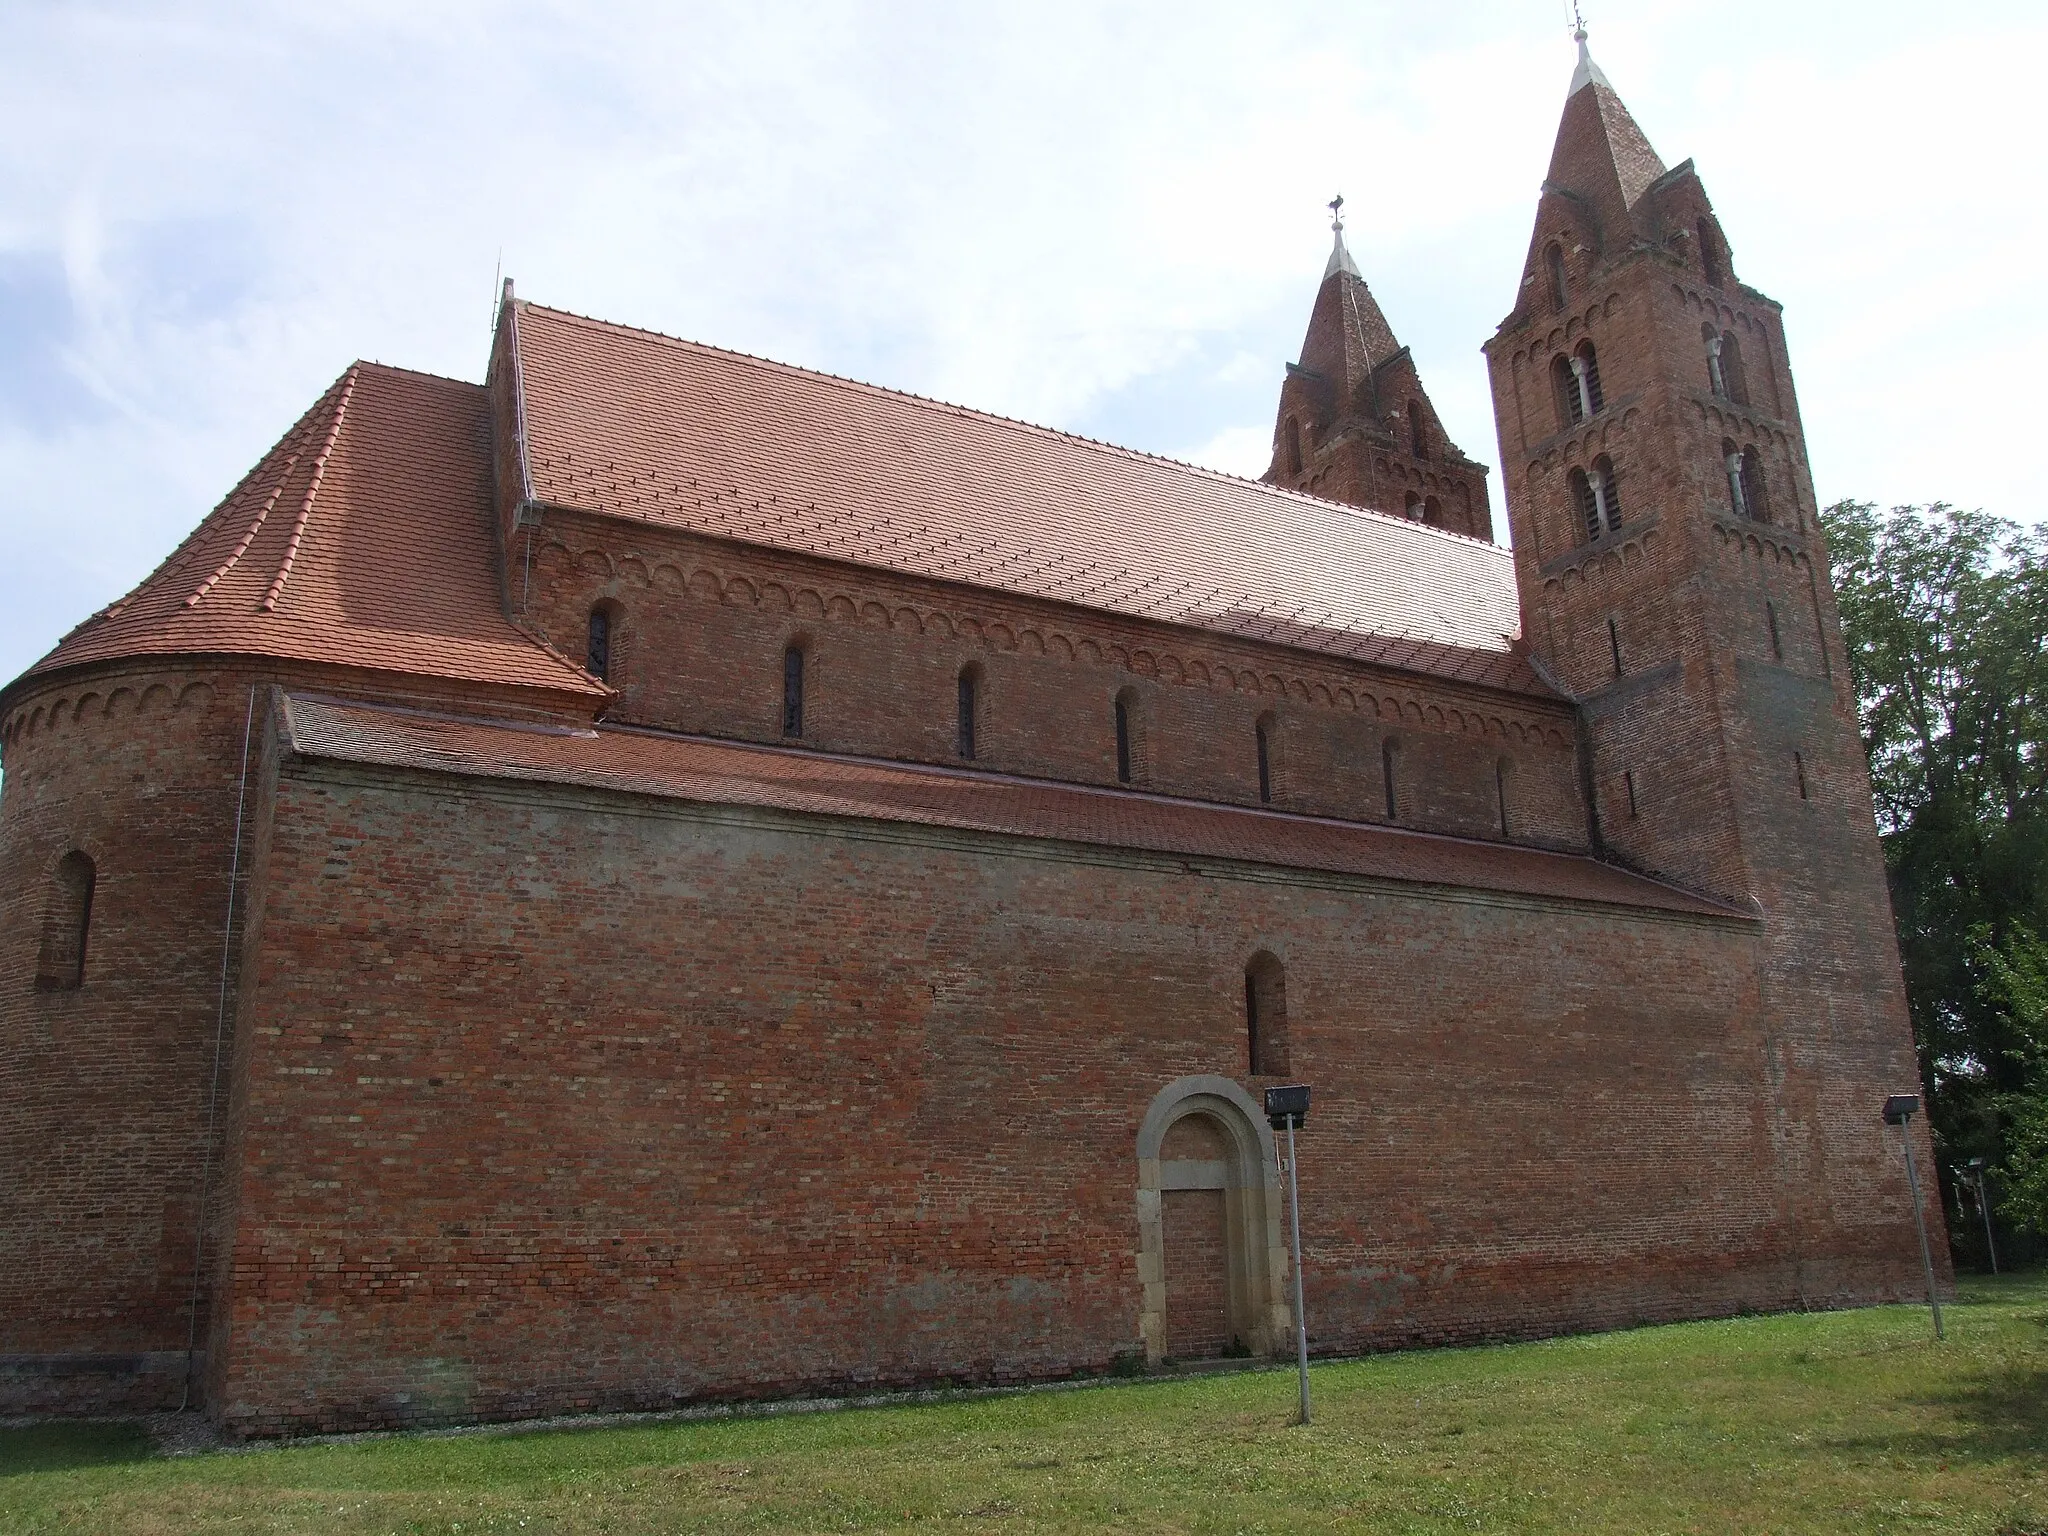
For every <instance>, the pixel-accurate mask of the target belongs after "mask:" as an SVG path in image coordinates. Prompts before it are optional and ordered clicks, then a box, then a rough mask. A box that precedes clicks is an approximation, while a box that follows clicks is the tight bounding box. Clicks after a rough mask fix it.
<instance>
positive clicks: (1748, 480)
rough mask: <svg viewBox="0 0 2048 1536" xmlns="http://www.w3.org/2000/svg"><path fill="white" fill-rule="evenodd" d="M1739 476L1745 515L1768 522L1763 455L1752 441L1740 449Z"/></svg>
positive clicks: (1768, 496)
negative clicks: (1740, 463)
mask: <svg viewBox="0 0 2048 1536" xmlns="http://www.w3.org/2000/svg"><path fill="white" fill-rule="evenodd" d="M1740 478H1741V481H1742V504H1743V507H1744V508H1745V509H1746V513H1747V515H1748V516H1750V517H1752V518H1754V519H1756V521H1758V522H1760V523H1768V522H1769V521H1770V520H1771V498H1770V494H1769V492H1768V490H1767V489H1766V487H1765V485H1764V461H1763V456H1762V455H1761V454H1759V453H1758V452H1757V451H1756V444H1754V443H1751V444H1750V445H1749V446H1748V447H1747V448H1744V449H1743V450H1742V466H1741V475H1740Z"/></svg>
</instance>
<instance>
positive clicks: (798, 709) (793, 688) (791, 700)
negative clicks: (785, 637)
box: [782, 645, 804, 736]
mask: <svg viewBox="0 0 2048 1536" xmlns="http://www.w3.org/2000/svg"><path fill="white" fill-rule="evenodd" d="M803 733H804V648H803V647H802V646H800V645H792V646H791V647H790V648H789V649H788V650H786V651H784V652H783V653H782V734H783V735H785V736H801V735H803Z"/></svg>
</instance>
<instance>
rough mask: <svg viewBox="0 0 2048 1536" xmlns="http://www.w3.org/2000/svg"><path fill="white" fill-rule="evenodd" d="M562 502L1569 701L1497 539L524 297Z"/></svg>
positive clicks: (533, 411)
mask: <svg viewBox="0 0 2048 1536" xmlns="http://www.w3.org/2000/svg"><path fill="white" fill-rule="evenodd" d="M515 316H516V323H517V327H518V335H519V357H520V374H521V378H522V380H523V383H524V390H525V395H524V407H525V411H524V419H525V422H526V433H527V452H528V458H529V461H530V463H531V467H532V474H533V487H534V495H535V496H536V498H537V499H539V500H540V501H542V502H543V503H547V504H551V505H556V506H561V507H570V508H578V509H582V510H586V511H592V512H599V513H605V514H610V515H613V516H619V517H628V518H636V519H640V520H642V521H645V522H648V523H652V524H658V525H661V526H665V527H674V528H684V529H688V530H690V531H692V532H696V533H701V534H709V535H713V536H717V537H722V538H729V539H735V540H740V541H744V542H748V543H753V544H761V545H771V546H775V547H779V548H785V549H792V550H798V551H802V552H804V553H808V554H813V555H819V556H823V557H826V558H830V559H835V560H843V561H847V562H849V563H853V564H860V565H867V566H872V567H878V568H881V569H885V570H892V571H900V572H904V573H906V574H910V575H915V576H923V577H931V578H936V579H939V580H944V581H952V582H961V583H966V584H970V585H976V586H983V587H991V588H996V589H999V590H1003V591H1009V592H1016V593H1020V594H1024V595H1027V596H1031V597H1039V598H1050V599H1053V600H1056V601H1060V602H1067V603H1075V604H1080V605H1083V606H1086V607H1091V608H1098V609H1104V610H1107V611H1110V612H1114V613H1120V614H1127V615H1130V616H1132V617H1136V618H1143V619H1154V620H1159V621H1163V622H1166V623H1172V624H1190V625H1196V626H1199V627H1201V628H1204V629H1210V630H1216V631H1221V632H1223V633H1226V634H1236V635H1244V636H1249V637H1252V638H1255V639H1261V640H1271V641H1276V642H1278V643H1280V644H1284V645H1291V646H1299V647H1303V648H1306V649H1310V650H1316V651H1322V652H1326V653H1328V654H1331V655H1337V656H1344V657H1349V658H1352V659H1355V660H1359V661H1365V662H1374V663H1380V664H1384V665H1390V666H1399V667H1404V668H1410V669H1419V670H1423V671H1429V672H1436V673H1440V674H1443V675H1446V676H1450V677H1456V678H1460V679H1463V680H1466V681H1469V682H1473V683H1477V684H1482V685H1485V686H1489V687H1497V688H1508V689H1513V690H1516V691H1520V692H1526V693H1533V694H1543V695H1547V694H1548V693H1549V690H1548V689H1547V688H1546V687H1545V686H1544V684H1543V683H1542V682H1541V681H1540V680H1539V679H1538V678H1537V677H1536V675H1535V674H1534V673H1533V672H1532V671H1530V669H1529V668H1528V666H1527V664H1526V663H1525V662H1523V661H1522V660H1521V658H1520V657H1519V656H1517V655H1516V654H1515V653H1514V651H1513V649H1512V646H1511V644H1510V641H1511V639H1512V637H1514V636H1515V635H1517V634H1519V632H1520V627H1521V616H1520V609H1519V606H1518V603H1517V598H1516V590H1515V581H1514V570H1513V561H1512V557H1511V556H1510V555H1509V553H1508V552H1507V551H1506V550H1504V549H1500V548H1497V547H1496V546H1494V545H1492V544H1488V543H1486V542H1484V541H1483V540H1478V539H1470V538H1466V537H1463V536H1462V535H1458V534H1452V533H1446V532H1444V531H1443V530H1441V529H1435V528H1429V527H1425V526H1423V525H1421V524H1417V523H1412V522H1408V521H1406V520H1404V519H1401V518H1394V517H1387V516H1384V515H1382V514H1380V513H1377V512H1367V511H1362V510H1359V509H1356V508H1350V507H1344V506H1340V505H1338V504H1336V503H1334V502H1327V501H1322V500H1320V499H1318V498H1315V497H1311V496H1304V495H1300V494H1297V493H1295V492H1292V491H1286V490H1281V489H1279V488H1277V487H1273V486H1268V485H1261V484H1258V483H1255V482H1252V481H1248V480H1239V479H1236V478H1234V477H1232V476H1229V475H1223V474H1217V473H1214V472H1212V471H1209V470H1204V469H1197V468H1194V467H1192V466H1190V465H1186V464H1179V463H1175V462H1173V461H1171V460H1168V459H1161V458H1154V457H1151V456H1149V455H1146V454H1141V453H1135V452H1132V451H1130V450H1128V449H1122V448H1114V447H1110V446H1108V445H1106V444H1102V443H1097V442H1093V441H1091V440H1089V439H1087V438H1080V437H1073V436H1069V435H1067V434H1064V433H1060V432H1054V431H1051V430H1049V429H1047V428H1043V427H1034V426H1029V425H1026V424H1024V423H1021V422H1016V421H1010V420H1006V419H1004V418H1002V417H998V416H991V415H986V414H984V413H982V412H979V411H971V410H967V409H964V408H963V407H960V406H954V405H945V404H942V403H940V402H937V401H933V400H926V399H923V398H920V397H918V396H915V395H906V394H899V393H896V392H894V391H891V390H886V389H880V388H877V387H874V386H872V385H866V384H858V383H854V382H852V381H850V380H846V379H841V378H835V377H833V376H831V375H828V374H820V373H812V372H808V371H806V370H804V369H800V368H792V367H788V366H786V365H783V364H779V363H771V362H766V361H763V360H761V359H759V358H753V357H747V356H744V355H742V354H739V353H734V352H726V351H721V350H719V349H717V348H714V347H707V346H701V345H698V344H696V343H693V342H686V341H679V340H676V339H674V338H672V337H667V336H661V335H657V334H655V333H653V332H649V331H639V330H632V329H628V328H626V327H623V326H616V325H609V324H606V323H604V322H601V321H596V320H589V319H585V318H582V317H580V316H576V315H570V314H565V313H563V312H561V311H559V310H551V309H544V308H541V307H539V306H537V305H533V304H528V303H524V302H520V303H517V304H516V306H515Z"/></svg>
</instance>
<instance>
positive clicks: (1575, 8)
mask: <svg viewBox="0 0 2048 1536" xmlns="http://www.w3.org/2000/svg"><path fill="white" fill-rule="evenodd" d="M1585 40H1586V18H1585V17H1583V16H1581V15H1580V14H1579V0H1572V41H1573V42H1575V43H1583V42H1584V41H1585Z"/></svg>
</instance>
